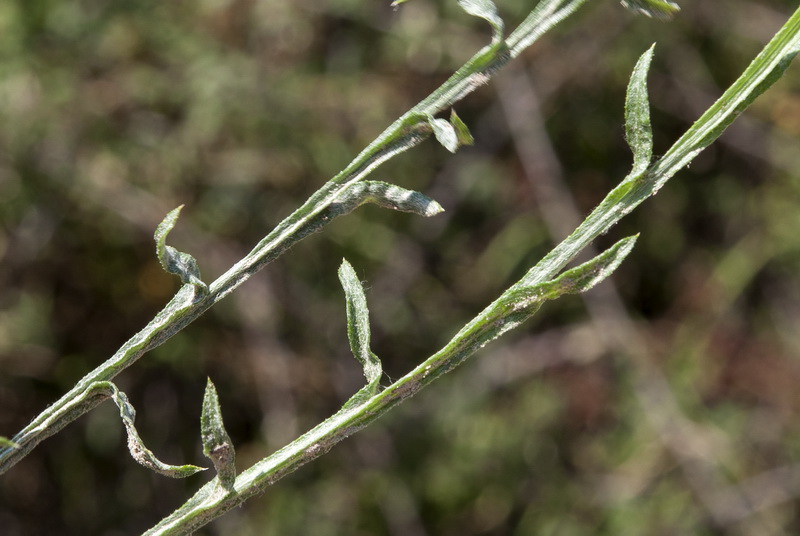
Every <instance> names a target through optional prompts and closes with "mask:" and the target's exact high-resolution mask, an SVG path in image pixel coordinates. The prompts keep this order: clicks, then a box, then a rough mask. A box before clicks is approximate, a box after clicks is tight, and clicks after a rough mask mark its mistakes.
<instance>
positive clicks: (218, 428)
mask: <svg viewBox="0 0 800 536" xmlns="http://www.w3.org/2000/svg"><path fill="white" fill-rule="evenodd" d="M200 436H201V438H202V441H203V454H204V455H205V456H206V457H207V458H209V459H211V461H212V462H213V463H214V468H215V469H216V470H217V476H218V477H219V481H220V484H222V486H223V487H224V488H226V489H230V488H232V487H233V482H234V480H236V464H235V461H236V451H235V450H234V448H233V442H231V438H230V437H229V436H228V432H227V431H226V430H225V424H224V423H223V422H222V411H221V410H220V407H219V397H218V396H217V389H216V387H214V384H213V383H211V379H209V380H208V382H207V383H206V392H205V395H204V396H203V414H202V417H201V418H200Z"/></svg>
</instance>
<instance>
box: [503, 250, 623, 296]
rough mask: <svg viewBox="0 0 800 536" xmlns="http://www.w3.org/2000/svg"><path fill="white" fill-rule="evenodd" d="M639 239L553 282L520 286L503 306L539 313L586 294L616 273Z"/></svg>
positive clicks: (603, 254)
mask: <svg viewBox="0 0 800 536" xmlns="http://www.w3.org/2000/svg"><path fill="white" fill-rule="evenodd" d="M637 238H638V235H635V236H629V237H627V238H623V239H622V240H620V241H618V242H617V243H616V244H614V245H613V246H611V247H610V248H608V249H607V250H605V251H604V252H603V253H601V254H599V255H597V256H596V257H594V258H593V259H591V260H589V261H587V262H585V263H583V264H581V265H580V266H576V267H575V268H572V269H570V270H567V271H565V272H564V273H562V274H561V275H559V276H558V277H556V278H555V279H551V280H550V281H545V282H543V283H538V284H535V285H530V284H525V283H524V282H521V283H518V284H516V285H514V286H513V287H511V288H510V289H509V290H508V291H507V292H506V296H505V297H504V298H503V300H502V304H503V306H505V307H510V308H511V309H513V310H515V311H522V310H528V309H530V310H535V309H538V308H539V306H540V305H541V304H542V303H543V302H545V301H547V300H555V299H556V298H559V297H561V296H564V295H566V294H577V293H579V292H585V291H587V290H589V289H591V288H592V287H594V286H595V285H597V284H598V283H600V282H601V281H603V280H604V279H606V278H607V277H608V276H610V275H611V274H612V273H614V271H615V270H616V269H617V268H618V267H619V265H620V264H621V263H622V261H623V260H625V257H627V256H628V254H629V253H630V252H631V250H632V249H633V246H634V245H635V244H636V239H637ZM523 281H524V280H523Z"/></svg>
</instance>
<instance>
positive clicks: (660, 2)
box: [620, 0, 681, 20]
mask: <svg viewBox="0 0 800 536" xmlns="http://www.w3.org/2000/svg"><path fill="white" fill-rule="evenodd" d="M620 3H621V4H622V5H623V7H625V8H626V9H629V10H630V11H633V12H634V13H637V14H639V15H645V16H647V17H652V18H656V19H660V20H672V17H674V16H675V14H676V13H678V12H679V11H680V10H681V8H680V6H679V5H678V4H676V3H675V2H672V1H671V0H621V2H620Z"/></svg>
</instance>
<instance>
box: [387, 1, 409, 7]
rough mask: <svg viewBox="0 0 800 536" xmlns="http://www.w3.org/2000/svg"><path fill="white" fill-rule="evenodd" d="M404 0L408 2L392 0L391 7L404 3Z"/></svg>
mask: <svg viewBox="0 0 800 536" xmlns="http://www.w3.org/2000/svg"><path fill="white" fill-rule="evenodd" d="M406 2H408V0H394V1H393V2H392V3H391V6H392V7H397V6H399V5H400V4H405V3H406Z"/></svg>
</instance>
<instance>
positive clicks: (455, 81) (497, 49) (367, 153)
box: [0, 0, 588, 474]
mask: <svg viewBox="0 0 800 536" xmlns="http://www.w3.org/2000/svg"><path fill="white" fill-rule="evenodd" d="M587 1H588V0H543V1H542V2H541V3H540V4H539V5H538V6H537V7H536V8H535V9H534V10H533V12H532V13H531V14H530V15H529V16H528V17H527V18H526V19H525V20H524V21H523V22H522V23H521V24H520V26H519V27H518V28H517V29H516V30H515V31H514V32H513V33H512V34H511V36H510V37H509V40H508V44H506V41H502V40H501V41H498V42H493V43H491V44H489V45H487V46H485V47H484V48H482V49H481V50H480V51H478V52H477V53H476V54H475V55H474V56H473V57H472V58H471V59H470V60H469V61H467V62H466V63H465V64H464V65H463V66H462V67H461V68H460V69H458V71H456V73H455V74H453V75H452V76H451V77H450V78H449V79H448V80H447V81H446V82H445V83H444V84H442V85H441V86H440V87H439V88H437V89H436V90H434V91H433V92H432V93H431V94H430V95H429V96H428V97H426V98H425V99H424V100H423V101H421V102H420V103H419V104H417V105H416V106H414V107H413V108H412V109H411V110H409V111H408V112H406V113H405V114H404V115H402V116H401V117H400V118H399V119H397V120H396V121H395V122H394V123H392V124H391V125H390V126H389V127H388V128H387V129H386V130H385V131H384V132H383V133H382V134H380V135H379V136H378V137H377V138H376V139H375V140H374V141H373V142H372V143H370V144H369V146H367V147H366V148H365V149H364V150H363V151H362V152H361V153H360V154H359V155H358V156H356V158H355V159H354V160H353V161H352V162H351V163H350V164H349V165H348V166H347V167H346V168H345V169H344V170H342V171H341V172H340V173H339V174H338V175H336V176H335V177H333V178H332V179H331V180H329V181H328V182H327V183H326V184H325V185H324V186H323V187H322V188H320V189H319V190H317V192H315V193H314V194H312V195H311V197H309V199H308V200H307V201H306V202H305V203H304V204H303V205H302V206H301V207H300V208H298V209H297V210H295V211H294V213H292V214H291V215H290V216H289V217H287V218H286V219H285V220H284V221H282V222H281V223H280V224H278V226H277V227H275V229H274V230H273V231H272V232H270V233H269V234H268V235H267V236H266V237H265V238H264V239H263V240H261V241H260V242H259V243H258V244H257V245H256V246H255V247H254V248H253V250H252V251H250V253H248V254H247V255H246V256H245V257H244V258H243V259H241V260H240V261H239V262H237V263H236V264H235V265H233V266H232V267H231V268H230V269H229V270H228V271H227V272H225V273H224V274H222V275H221V276H220V277H219V278H217V280H216V281H214V282H213V283H211V284H210V285H209V287H208V292H207V293H205V294H202V295H201V294H200V293H199V292H198V291H197V289H196V288H195V287H194V286H193V285H183V286H182V287H181V289H180V290H179V291H178V292H177V294H176V295H175V296H174V297H173V298H172V300H170V302H169V303H168V304H167V305H166V306H165V307H164V309H163V310H162V311H161V312H159V313H158V314H157V315H156V317H155V318H154V319H153V320H152V321H151V322H150V323H149V324H148V325H147V326H146V327H145V328H144V329H143V330H141V331H140V332H139V333H137V334H136V335H134V336H133V337H132V338H131V339H130V340H128V341H127V342H126V343H125V344H124V345H123V346H122V347H121V348H120V349H119V350H117V352H116V353H115V354H114V355H113V356H111V358H109V359H108V360H107V361H105V362H104V363H103V364H101V365H100V366H98V367H97V368H96V369H94V370H93V371H91V372H89V373H88V374H86V375H85V376H84V377H83V378H82V379H81V380H80V381H79V382H78V383H77V384H76V385H75V387H73V388H72V389H71V390H70V391H69V392H67V393H66V394H64V395H63V396H62V397H61V398H60V399H59V400H58V401H56V402H55V403H54V404H52V405H51V406H49V407H48V408H47V409H45V410H44V411H43V412H42V413H40V414H39V415H38V416H37V417H36V418H34V419H33V421H31V423H30V424H29V425H28V426H26V427H25V428H24V429H23V430H21V431H20V432H19V433H17V434H16V435H15V436H14V437H13V441H14V442H15V443H16V444H17V446H16V447H14V448H11V447H2V448H0V474H2V473H4V472H5V471H7V470H8V469H10V468H11V467H13V466H14V465H15V464H16V463H17V462H18V461H19V460H21V459H22V458H24V457H25V456H26V455H27V454H28V453H29V452H30V451H31V450H33V449H34V448H35V447H36V445H38V444H39V443H40V442H41V441H42V440H44V439H46V438H48V437H50V436H51V435H53V434H55V433H56V432H57V431H58V430H60V429H61V428H63V427H64V426H66V425H67V424H69V423H70V422H72V421H74V420H75V419H77V418H78V417H80V416H81V415H83V414H84V413H86V412H87V411H89V410H90V409H91V407H86V408H84V409H83V410H81V411H76V410H74V407H75V406H74V403H75V401H76V400H79V399H81V397H83V396H86V393H87V392H88V389H89V388H90V386H91V385H92V384H94V383H95V382H98V381H110V380H111V379H113V378H114V377H115V376H116V375H117V374H119V373H120V372H122V371H123V370H125V369H126V368H127V367H129V366H131V365H132V364H133V363H135V362H136V361H137V360H138V359H139V358H140V357H142V356H143V355H144V354H145V353H147V352H148V351H150V350H152V349H153V348H156V347H158V346H160V345H161V344H163V343H164V342H166V341H167V340H169V339H170V338H171V337H172V336H173V335H175V334H176V333H177V332H179V331H180V330H182V329H183V328H185V327H186V326H187V325H189V324H190V323H192V322H193V321H194V320H196V319H197V318H198V317H199V316H200V315H202V314H203V313H205V312H206V311H207V310H208V309H209V308H211V307H212V306H213V305H214V304H215V303H217V302H218V301H219V300H221V299H222V298H224V297H225V296H227V295H228V294H230V293H231V292H233V290H235V289H236V288H237V287H238V286H239V285H241V284H242V283H244V282H245V281H247V279H249V278H250V277H251V276H252V275H253V274H255V273H256V272H258V271H259V270H260V269H262V268H263V267H264V266H266V265H267V264H269V263H270V262H272V261H273V260H275V259H276V258H278V257H279V256H280V255H282V254H283V253H284V252H286V251H287V250H288V249H289V248H290V247H291V246H293V245H294V244H295V243H297V242H298V241H300V240H301V239H303V238H304V237H306V236H308V235H309V234H311V233H313V232H315V231H318V230H320V229H321V228H322V227H324V226H325V225H327V224H328V223H329V222H330V220H331V219H332V218H333V217H335V216H337V215H339V213H337V212H336V211H335V210H333V209H332V208H331V206H332V205H333V204H334V203H335V202H336V200H337V199H339V198H340V196H341V195H342V194H343V192H345V191H346V190H347V189H348V188H349V187H350V186H352V185H354V184H355V183H357V182H358V181H361V180H363V179H364V178H365V177H366V176H367V175H369V174H370V173H371V172H372V171H373V170H374V169H375V168H377V167H378V166H379V165H381V164H382V163H383V162H385V161H387V160H389V159H390V158H392V157H394V156H396V155H398V154H400V153H402V152H405V151H407V150H408V149H411V148H412V147H414V146H416V145H418V144H419V143H421V142H422V141H423V140H424V139H426V138H427V137H428V136H429V135H430V134H431V132H432V129H431V126H430V124H429V122H428V118H429V117H431V116H433V115H435V114H437V113H439V112H441V111H443V110H446V109H447V108H448V107H450V106H452V105H453V104H454V103H456V102H458V101H459V100H461V99H463V98H464V97H465V96H467V95H468V94H470V93H472V92H473V91H474V90H476V89H477V88H479V87H480V86H482V85H484V84H486V83H487V82H488V81H489V79H490V78H491V76H492V75H493V74H494V73H495V72H497V71H498V70H499V69H500V68H502V67H503V65H505V64H506V63H507V62H508V61H509V60H510V59H511V57H512V55H518V54H519V53H520V52H521V51H522V50H524V49H525V48H527V47H528V46H530V45H532V44H533V43H534V42H535V41H536V39H537V38H538V37H539V36H541V35H542V34H543V33H545V32H546V31H547V30H549V29H550V28H552V27H553V26H554V25H555V24H557V23H558V22H560V21H561V20H563V19H564V18H566V17H567V16H568V15H570V14H572V13H573V12H575V11H576V10H577V9H578V8H579V7H580V6H582V5H583V4H584V3H586V2H587ZM512 47H513V48H512ZM92 407H93V406H92Z"/></svg>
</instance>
